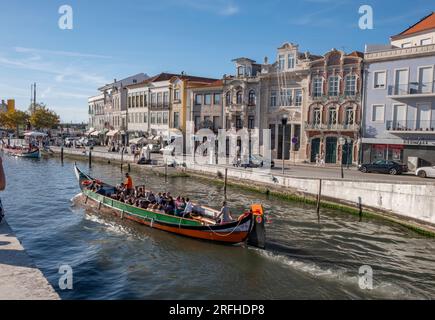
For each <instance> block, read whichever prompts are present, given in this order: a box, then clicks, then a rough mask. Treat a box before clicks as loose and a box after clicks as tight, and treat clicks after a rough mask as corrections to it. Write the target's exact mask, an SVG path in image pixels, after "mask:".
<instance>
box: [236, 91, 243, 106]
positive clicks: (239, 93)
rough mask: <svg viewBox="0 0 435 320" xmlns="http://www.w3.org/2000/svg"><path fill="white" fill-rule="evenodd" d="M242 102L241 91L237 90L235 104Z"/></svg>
mask: <svg viewBox="0 0 435 320" xmlns="http://www.w3.org/2000/svg"><path fill="white" fill-rule="evenodd" d="M242 103H243V93H242V91H237V104H242Z"/></svg>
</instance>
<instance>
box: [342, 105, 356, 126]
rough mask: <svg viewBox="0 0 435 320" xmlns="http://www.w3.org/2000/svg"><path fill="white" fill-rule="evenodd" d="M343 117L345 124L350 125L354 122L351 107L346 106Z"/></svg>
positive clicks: (353, 112)
mask: <svg viewBox="0 0 435 320" xmlns="http://www.w3.org/2000/svg"><path fill="white" fill-rule="evenodd" d="M344 119H345V124H346V125H347V126H351V125H353V124H355V111H354V109H353V108H352V107H347V108H346V110H345V115H344Z"/></svg>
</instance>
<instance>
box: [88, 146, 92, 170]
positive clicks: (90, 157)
mask: <svg viewBox="0 0 435 320" xmlns="http://www.w3.org/2000/svg"><path fill="white" fill-rule="evenodd" d="M89 168H92V149H89Z"/></svg>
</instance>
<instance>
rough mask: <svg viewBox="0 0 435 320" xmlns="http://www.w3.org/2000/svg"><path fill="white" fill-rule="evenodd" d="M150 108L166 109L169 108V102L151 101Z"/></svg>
mask: <svg viewBox="0 0 435 320" xmlns="http://www.w3.org/2000/svg"><path fill="white" fill-rule="evenodd" d="M149 107H150V109H153V110H165V109H169V102H163V103H156V102H151V103H150V104H149Z"/></svg>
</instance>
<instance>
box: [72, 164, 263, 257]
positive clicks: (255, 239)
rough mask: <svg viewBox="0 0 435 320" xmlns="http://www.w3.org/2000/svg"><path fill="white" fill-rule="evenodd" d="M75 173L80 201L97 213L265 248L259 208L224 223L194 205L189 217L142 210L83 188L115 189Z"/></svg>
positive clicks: (154, 226)
mask: <svg viewBox="0 0 435 320" xmlns="http://www.w3.org/2000/svg"><path fill="white" fill-rule="evenodd" d="M74 170H75V174H76V177H77V179H78V181H79V184H80V189H81V190H82V202H83V203H84V204H86V205H89V206H94V207H95V206H96V207H98V210H101V211H105V212H108V213H111V214H114V215H116V216H119V217H121V219H128V220H132V221H135V222H137V223H140V224H143V225H146V226H149V227H151V228H155V229H159V230H163V231H167V232H170V233H175V234H178V235H182V236H186V237H190V238H195V239H201V240H207V241H211V242H216V243H222V244H239V243H243V242H245V241H246V242H247V244H248V245H251V246H254V247H258V248H262V249H264V248H265V242H266V239H265V237H266V232H265V218H264V213H263V207H262V206H261V205H258V204H254V205H252V206H251V208H250V210H249V211H247V212H245V213H243V214H242V215H241V216H240V217H239V218H238V219H237V221H232V222H229V223H225V224H220V223H218V222H216V220H215V217H216V216H217V215H218V214H219V211H217V210H213V209H211V208H207V207H205V206H199V205H195V206H194V210H193V213H192V215H191V216H190V217H189V218H183V217H178V216H174V215H170V214H166V213H164V212H162V211H160V210H157V209H150V208H147V209H142V208H139V207H136V206H133V205H129V204H126V203H124V202H120V201H117V200H114V199H112V198H111V197H108V196H104V195H101V194H99V193H96V192H94V191H92V190H90V189H89V188H88V187H86V186H87V185H89V183H90V182H91V183H92V182H95V181H98V184H99V185H101V186H102V189H103V191H104V192H103V193H104V194H106V195H107V194H112V193H114V192H115V189H116V188H115V187H114V186H111V185H109V184H106V183H104V182H102V181H99V180H95V179H94V178H92V177H91V176H89V175H87V174H85V173H83V172H82V171H81V170H80V169H79V168H78V167H77V165H74Z"/></svg>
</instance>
